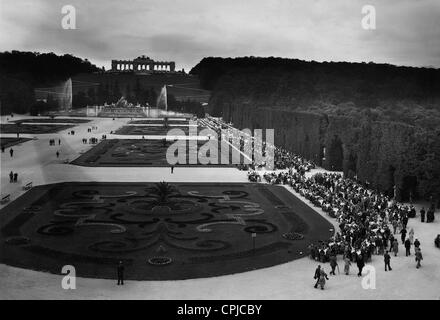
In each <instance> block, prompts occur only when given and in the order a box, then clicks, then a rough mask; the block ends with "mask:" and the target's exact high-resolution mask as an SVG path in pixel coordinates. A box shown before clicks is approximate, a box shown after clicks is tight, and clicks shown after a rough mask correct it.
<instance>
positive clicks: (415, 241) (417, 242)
mask: <svg viewBox="0 0 440 320" xmlns="http://www.w3.org/2000/svg"><path fill="white" fill-rule="evenodd" d="M419 247H420V241H419V239H417V238H416V240H414V248H416V249H418V248H419Z"/></svg>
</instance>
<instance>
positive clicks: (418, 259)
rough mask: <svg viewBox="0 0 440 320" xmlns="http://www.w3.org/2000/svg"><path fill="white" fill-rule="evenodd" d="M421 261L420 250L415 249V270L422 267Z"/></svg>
mask: <svg viewBox="0 0 440 320" xmlns="http://www.w3.org/2000/svg"><path fill="white" fill-rule="evenodd" d="M422 260H423V256H422V250H421V249H420V248H417V250H416V262H417V265H416V268H417V269H418V268H420V267H421V266H422V264H421V261H422Z"/></svg>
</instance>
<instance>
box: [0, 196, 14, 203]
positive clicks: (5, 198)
mask: <svg viewBox="0 0 440 320" xmlns="http://www.w3.org/2000/svg"><path fill="white" fill-rule="evenodd" d="M9 201H11V195H10V194H7V195H5V196H2V199H1V200H0V203H1V204H4V203H7V202H9Z"/></svg>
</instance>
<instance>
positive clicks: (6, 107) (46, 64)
mask: <svg viewBox="0 0 440 320" xmlns="http://www.w3.org/2000/svg"><path fill="white" fill-rule="evenodd" d="M95 71H99V69H98V68H97V67H96V66H94V65H92V64H91V63H90V62H89V61H87V60H83V59H81V58H78V57H74V56H72V55H68V54H66V55H63V56H58V55H56V54H54V53H38V52H21V51H11V52H1V53H0V99H1V114H7V113H10V112H17V113H26V112H29V111H30V110H31V108H32V106H33V105H34V103H35V98H34V88H35V87H41V86H49V85H53V84H54V83H56V82H60V81H64V80H66V79H68V78H69V77H71V76H73V75H75V74H78V73H81V72H87V73H90V72H95Z"/></svg>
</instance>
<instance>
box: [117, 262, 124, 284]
mask: <svg viewBox="0 0 440 320" xmlns="http://www.w3.org/2000/svg"><path fill="white" fill-rule="evenodd" d="M118 285H124V264H123V263H122V261H119V264H118Z"/></svg>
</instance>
